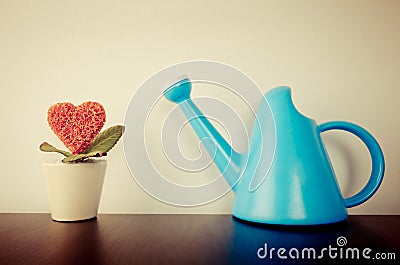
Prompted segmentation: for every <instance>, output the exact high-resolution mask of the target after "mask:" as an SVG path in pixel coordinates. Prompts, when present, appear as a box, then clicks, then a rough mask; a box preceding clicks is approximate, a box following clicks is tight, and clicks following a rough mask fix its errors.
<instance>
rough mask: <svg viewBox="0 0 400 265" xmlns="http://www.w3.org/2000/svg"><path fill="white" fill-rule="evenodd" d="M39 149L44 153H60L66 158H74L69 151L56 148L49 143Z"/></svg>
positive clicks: (43, 144)
mask: <svg viewBox="0 0 400 265" xmlns="http://www.w3.org/2000/svg"><path fill="white" fill-rule="evenodd" d="M39 149H40V150H41V151H43V152H55V153H60V154H63V155H64V156H66V157H70V156H72V154H71V153H70V152H67V151H63V150H60V149H57V148H55V147H54V146H52V145H51V144H49V143H47V142H43V143H42V144H41V145H40V146H39Z"/></svg>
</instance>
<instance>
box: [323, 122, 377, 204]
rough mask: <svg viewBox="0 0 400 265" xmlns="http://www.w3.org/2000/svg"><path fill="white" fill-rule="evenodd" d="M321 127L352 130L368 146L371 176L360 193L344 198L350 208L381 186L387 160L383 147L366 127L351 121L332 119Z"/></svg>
mask: <svg viewBox="0 0 400 265" xmlns="http://www.w3.org/2000/svg"><path fill="white" fill-rule="evenodd" d="M319 128H320V131H321V132H324V131H328V130H344V131H347V132H350V133H352V134H354V135H356V136H357V137H359V138H360V139H361V141H363V142H364V144H365V145H366V146H367V148H368V151H369V153H370V155H371V160H372V170H371V176H370V177H369V180H368V183H367V184H366V185H365V187H364V188H363V189H362V190H361V191H360V192H359V193H357V194H355V195H353V196H351V197H350V198H346V199H344V201H345V204H346V207H347V208H350V207H354V206H357V205H359V204H361V203H363V202H365V201H366V200H368V199H369V198H371V197H372V195H374V193H375V192H376V190H377V189H378V188H379V186H380V184H381V182H382V179H383V174H384V172H385V160H384V157H383V153H382V149H381V147H380V146H379V144H378V142H377V141H376V139H375V138H374V137H373V136H372V135H371V134H370V133H369V132H368V131H367V130H365V129H364V128H362V127H360V126H358V125H356V124H354V123H350V122H344V121H331V122H326V123H323V124H321V125H319Z"/></svg>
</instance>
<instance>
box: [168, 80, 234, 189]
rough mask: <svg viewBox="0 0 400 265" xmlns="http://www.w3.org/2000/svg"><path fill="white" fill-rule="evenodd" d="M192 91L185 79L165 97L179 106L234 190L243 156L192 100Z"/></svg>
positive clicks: (170, 89) (174, 86) (170, 88)
mask: <svg viewBox="0 0 400 265" xmlns="http://www.w3.org/2000/svg"><path fill="white" fill-rule="evenodd" d="M191 90H192V84H191V82H190V80H189V78H185V79H182V80H180V81H179V82H177V83H174V84H173V85H171V86H170V87H169V88H167V89H166V90H165V91H164V97H165V98H167V99H168V100H169V101H171V102H174V103H177V104H178V105H179V107H180V108H181V110H182V112H183V113H184V114H185V116H186V118H187V120H188V121H189V123H190V125H191V126H192V127H193V129H194V131H195V132H196V134H197V136H198V137H199V139H200V141H201V142H202V143H203V145H204V147H205V149H206V150H207V152H208V153H209V155H210V156H211V158H212V159H213V161H214V163H215V164H216V166H217V168H218V170H219V171H220V172H221V173H222V174H223V176H224V177H225V179H226V181H227V182H228V184H229V185H230V186H231V187H232V188H233V187H234V186H235V184H236V183H237V181H238V179H239V176H240V172H241V154H239V153H237V152H236V151H235V150H234V149H233V148H232V147H231V146H230V145H229V144H228V142H227V141H226V140H225V139H224V137H223V136H222V135H221V134H220V133H219V132H218V131H217V130H216V129H215V128H214V126H213V125H212V124H211V123H210V121H209V120H208V119H207V117H206V116H205V115H204V114H203V113H202V112H201V111H200V109H199V108H198V107H197V106H196V104H195V103H194V102H193V101H192V100H191V98H190V92H191Z"/></svg>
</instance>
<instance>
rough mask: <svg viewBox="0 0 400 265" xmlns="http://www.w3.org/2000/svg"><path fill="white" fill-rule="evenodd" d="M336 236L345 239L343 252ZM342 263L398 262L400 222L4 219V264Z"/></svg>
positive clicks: (0, 225)
mask: <svg viewBox="0 0 400 265" xmlns="http://www.w3.org/2000/svg"><path fill="white" fill-rule="evenodd" d="M339 237H344V238H341V239H342V240H343V239H345V240H346V241H347V243H346V244H345V245H342V246H340V247H339V245H338V242H337V239H338V238H339ZM343 242H344V241H342V243H341V244H343ZM265 246H267V250H268V251H267V252H268V254H270V250H271V249H272V248H275V252H272V259H271V258H270V257H271V256H268V254H267V256H266V257H265V258H264V259H260V258H259V257H258V255H257V251H259V254H260V255H261V257H262V255H264V254H265V253H264V252H265V251H264V249H265ZM329 246H330V247H331V248H332V251H333V248H336V250H335V252H332V253H331V254H332V256H333V254H334V253H336V255H337V256H336V257H334V258H332V257H330V256H329V255H328V254H329V253H328V250H329ZM260 248H261V250H259V249H260ZM279 248H284V249H286V252H284V255H281V257H284V256H285V255H286V257H287V258H286V259H281V258H280V257H278V256H277V251H278V249H279ZM293 248H296V249H298V250H299V253H300V254H301V253H302V252H301V251H302V250H303V249H306V250H307V251H308V250H309V249H310V248H313V249H315V250H316V253H317V257H316V258H315V259H314V258H313V256H312V255H311V256H307V255H308V254H310V253H308V252H307V251H306V252H304V254H305V256H304V257H303V258H302V257H301V256H299V259H295V258H291V257H290V256H289V252H290V250H291V249H293ZM323 248H327V250H326V251H325V252H323V253H324V255H323V256H322V259H318V256H319V254H320V253H321V251H322V249H323ZM348 248H351V249H353V250H352V251H354V249H355V248H357V249H359V255H360V257H359V259H356V257H355V256H354V257H353V258H351V255H350V254H351V252H349V256H348V258H346V257H345V253H346V251H347V249H348ZM365 248H369V249H371V252H368V253H367V254H369V255H368V256H369V257H370V259H365V258H364V257H363V256H362V250H363V249H365ZM341 249H342V250H341ZM340 251H342V254H343V255H342V258H340ZM290 253H291V254H293V255H292V256H293V257H296V255H295V254H296V252H294V251H292V252H290ZM281 254H282V252H281ZM300 254H299V255H300ZM311 254H312V253H311ZM376 254H378V255H379V257H386V259H385V260H383V259H380V260H378V259H377V258H378V256H376ZM394 255H395V256H394ZM394 258H395V259H394ZM344 263H347V264H355V263H361V264H400V216H350V217H349V218H348V219H347V220H346V221H345V222H341V223H338V224H334V225H324V226H312V227H282V226H273V225H255V224H251V223H247V222H243V221H240V220H238V219H236V218H233V217H232V216H230V215H141V214H132V215H105V214H101V215H99V216H98V218H97V219H93V220H90V221H86V222H75V223H60V222H54V221H52V220H51V218H50V215H49V214H0V265H8V264H10V265H14V264H30V265H35V264H38V265H45V264H57V265H58V264H74V265H76V264H190V265H192V264H344Z"/></svg>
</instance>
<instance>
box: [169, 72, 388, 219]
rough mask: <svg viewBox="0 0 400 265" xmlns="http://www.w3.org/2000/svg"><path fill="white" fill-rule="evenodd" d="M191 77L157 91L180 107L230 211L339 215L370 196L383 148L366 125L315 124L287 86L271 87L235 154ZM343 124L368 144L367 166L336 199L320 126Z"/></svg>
mask: <svg viewBox="0 0 400 265" xmlns="http://www.w3.org/2000/svg"><path fill="white" fill-rule="evenodd" d="M190 90H191V84H190V80H188V79H184V80H181V81H180V82H178V83H176V84H174V85H173V86H171V87H170V88H169V89H168V90H166V92H164V96H165V97H166V98H168V99H169V100H171V101H173V102H176V103H178V104H179V106H180V107H181V109H182V111H183V113H184V114H185V115H186V117H187V119H188V120H189V122H190V124H191V125H192V127H193V128H194V130H195V132H196V133H197V134H198V136H199V138H200V139H205V138H209V139H212V140H213V142H212V143H210V141H203V144H204V145H205V147H206V149H207V150H208V151H209V153H210V154H213V159H214V162H215V163H216V165H217V167H218V169H219V170H220V171H221V173H222V174H223V175H224V177H225V178H226V180H227V182H228V183H229V185H230V186H231V187H232V190H233V191H234V193H235V196H234V201H233V208H232V214H233V215H234V216H235V217H237V218H240V219H243V220H247V221H251V222H258V223H268V224H279V225H316V224H328V223H334V222H339V221H342V220H344V219H346V217H347V208H348V207H352V206H356V205H358V204H361V203H363V202H364V201H366V200H367V199H369V198H370V197H371V196H372V195H373V194H374V193H375V192H376V190H377V189H378V187H379V185H380V184H381V182H382V178H383V173H384V158H383V154H382V150H381V148H380V146H379V144H378V142H377V141H376V140H375V138H374V137H373V136H372V135H371V134H370V133H369V132H367V131H366V130H365V129H363V128H361V127H360V126H358V125H355V124H353V123H348V122H328V123H325V124H321V125H318V124H317V123H316V122H315V121H314V120H313V119H310V118H308V117H306V116H304V115H302V114H301V113H300V112H298V111H297V109H296V108H295V106H294V104H293V102H292V98H291V90H290V88H289V87H277V88H274V89H272V90H270V91H269V92H267V93H266V94H265V95H264V96H263V98H262V99H261V101H260V104H259V107H258V110H257V114H256V119H255V121H254V125H253V129H252V134H251V138H250V145H249V150H248V151H247V152H245V153H237V152H236V151H235V150H233V149H232V148H231V147H230V146H229V144H228V143H227V142H226V141H225V140H224V139H223V137H222V136H221V135H220V134H219V133H218V132H217V131H216V130H215V128H214V127H212V125H211V123H209V121H208V120H207V119H206V118H205V116H204V114H203V113H202V112H201V111H200V110H199V109H198V108H197V106H196V105H195V104H194V103H193V101H191V99H190ZM331 129H338V130H346V131H348V132H351V133H353V134H355V135H356V136H358V137H359V138H360V139H361V140H362V141H363V142H364V143H365V144H366V146H367V148H368V150H369V152H370V154H371V159H372V172H371V176H370V179H369V181H368V183H367V185H366V186H365V187H364V188H363V189H362V190H361V191H360V192H359V193H358V194H356V195H354V196H352V197H350V198H347V199H345V198H343V196H342V194H341V192H340V189H339V185H338V183H337V180H336V176H335V173H334V170H333V168H332V165H331V162H330V160H329V157H328V154H327V152H326V149H325V147H324V144H323V142H322V139H321V133H322V132H323V131H326V130H331Z"/></svg>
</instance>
